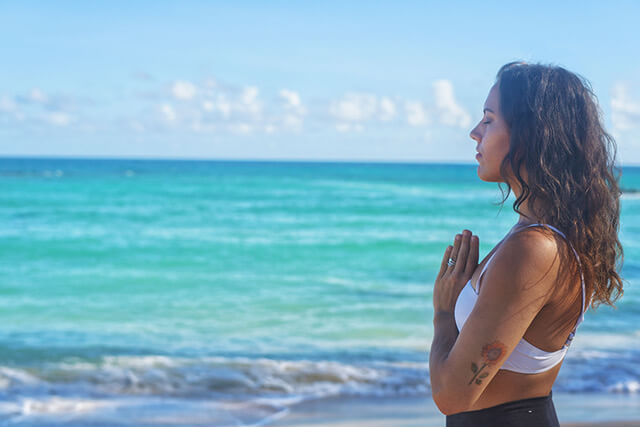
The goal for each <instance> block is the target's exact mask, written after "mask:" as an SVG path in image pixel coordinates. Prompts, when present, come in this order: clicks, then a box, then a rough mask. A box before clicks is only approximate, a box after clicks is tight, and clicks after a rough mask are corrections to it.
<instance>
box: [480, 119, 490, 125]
mask: <svg viewBox="0 0 640 427" xmlns="http://www.w3.org/2000/svg"><path fill="white" fill-rule="evenodd" d="M489 123H491V120H487V121H486V122H482V124H483V125H488V124H489Z"/></svg>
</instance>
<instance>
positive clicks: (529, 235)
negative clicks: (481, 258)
mask: <svg viewBox="0 0 640 427" xmlns="http://www.w3.org/2000/svg"><path fill="white" fill-rule="evenodd" d="M558 239H560V240H558ZM561 240H562V237H560V236H559V235H558V234H557V233H554V232H553V231H552V230H549V229H546V228H543V227H529V228H526V229H524V230H520V231H517V232H516V233H514V234H512V235H511V236H509V237H507V239H505V241H504V242H503V243H502V244H501V245H500V247H499V248H498V251H497V253H496V257H495V258H496V260H495V261H494V262H493V263H492V266H491V267H493V271H490V270H492V268H491V267H490V268H488V270H487V275H488V276H489V275H491V276H494V277H496V276H500V277H503V278H509V279H508V280H509V282H510V283H511V284H512V286H513V287H514V288H521V289H522V288H523V287H524V288H528V287H529V285H531V284H534V283H535V284H536V285H538V286H536V288H538V289H539V291H543V292H544V290H545V288H551V287H553V286H554V284H555V282H556V279H557V273H558V269H559V266H560V257H559V252H560V245H562V244H563V243H562V242H561ZM514 290H515V289H514Z"/></svg>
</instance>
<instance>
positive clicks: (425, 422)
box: [265, 393, 640, 427]
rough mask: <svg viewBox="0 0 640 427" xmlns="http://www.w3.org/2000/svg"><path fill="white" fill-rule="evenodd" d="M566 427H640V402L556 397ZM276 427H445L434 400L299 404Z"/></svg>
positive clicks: (617, 398) (601, 397)
mask: <svg viewBox="0 0 640 427" xmlns="http://www.w3.org/2000/svg"><path fill="white" fill-rule="evenodd" d="M553 399H554V405H555V406H556V411H557V413H558V418H559V419H560V425H561V426H562V427H600V426H608V427H640V396H633V395H631V396H630V395H612V396H609V395H602V394H591V395H589V394H579V395H572V394H561V393H557V394H556V393H554V395H553ZM265 425H267V426H270V427H271V426H272V427H294V426H296V427H321V426H332V427H442V426H444V425H445V416H444V415H443V414H442V413H440V411H439V410H438V408H437V407H436V406H435V404H434V403H433V401H432V400H431V397H430V396H421V397H415V396H411V397H330V398H324V399H317V400H309V401H305V402H301V403H299V404H297V405H294V406H292V407H291V408H290V410H289V411H288V413H287V414H285V415H283V416H282V417H281V418H279V419H278V420H274V421H273V422H270V423H267V424H265Z"/></svg>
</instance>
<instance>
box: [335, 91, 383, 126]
mask: <svg viewBox="0 0 640 427" xmlns="http://www.w3.org/2000/svg"><path fill="white" fill-rule="evenodd" d="M376 109H377V100H376V96H375V95H371V94H367V93H347V94H346V95H345V96H343V97H342V99H340V100H338V101H333V102H332V103H331V104H330V105H329V114H331V115H332V116H333V117H335V118H337V119H338V120H340V121H343V122H360V121H365V120H369V119H370V118H371V117H373V115H374V114H375V112H376Z"/></svg>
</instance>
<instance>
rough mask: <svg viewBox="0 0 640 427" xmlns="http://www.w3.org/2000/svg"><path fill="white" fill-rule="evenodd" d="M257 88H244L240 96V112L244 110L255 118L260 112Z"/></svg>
mask: <svg viewBox="0 0 640 427" xmlns="http://www.w3.org/2000/svg"><path fill="white" fill-rule="evenodd" d="M258 92H259V91H258V88H257V87H255V86H246V87H245V88H244V90H243V91H242V95H241V96H240V101H241V107H240V109H241V110H244V111H246V112H248V113H250V114H253V115H255V116H257V115H259V114H260V113H261V111H262V104H261V103H260V101H259V100H258Z"/></svg>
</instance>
